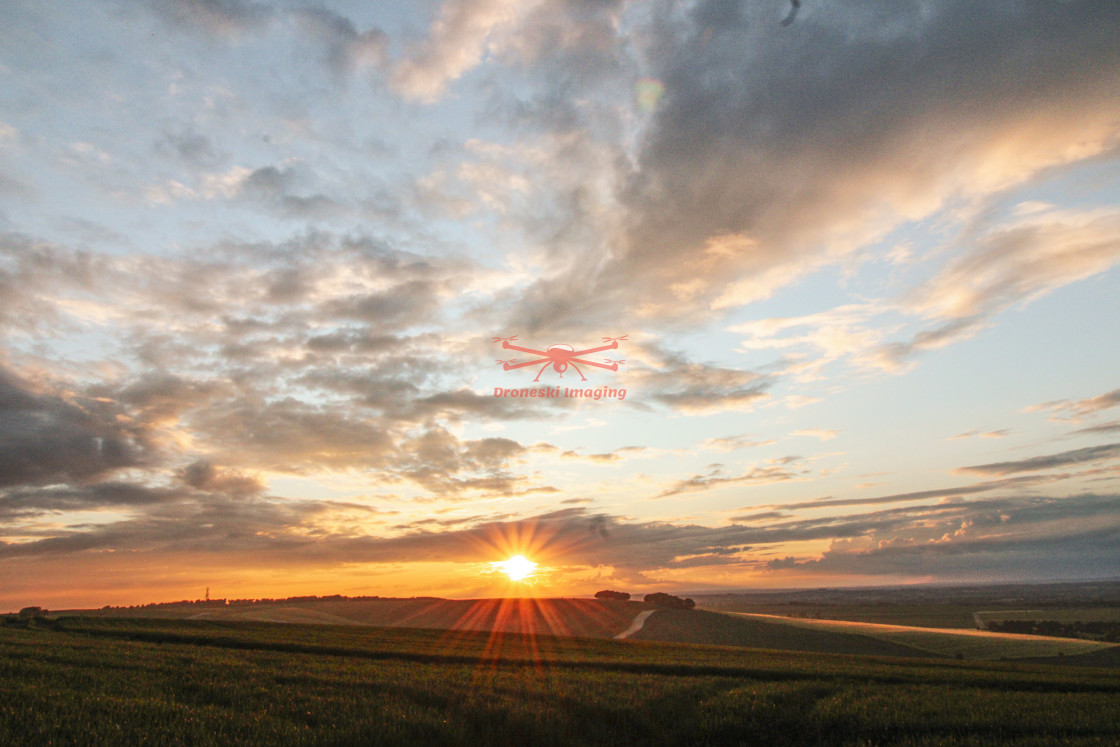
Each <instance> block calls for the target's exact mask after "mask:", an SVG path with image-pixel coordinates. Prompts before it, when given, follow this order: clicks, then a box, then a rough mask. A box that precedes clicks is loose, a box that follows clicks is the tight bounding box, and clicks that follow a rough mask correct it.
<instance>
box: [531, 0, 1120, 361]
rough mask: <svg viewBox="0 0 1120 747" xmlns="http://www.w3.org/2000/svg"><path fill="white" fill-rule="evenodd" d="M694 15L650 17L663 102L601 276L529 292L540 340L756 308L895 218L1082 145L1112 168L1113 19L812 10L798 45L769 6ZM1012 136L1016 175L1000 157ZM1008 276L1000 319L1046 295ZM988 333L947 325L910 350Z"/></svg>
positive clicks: (1029, 0)
mask: <svg viewBox="0 0 1120 747" xmlns="http://www.w3.org/2000/svg"><path fill="white" fill-rule="evenodd" d="M690 7H691V10H688V9H686V8H682V7H680V6H679V5H671V4H669V3H660V4H655V5H653V8H652V9H651V11H650V18H651V19H652V20H651V21H650V24H651V25H650V28H649V29H648V33H647V34H645V35H642V36H640V37H638V39H639V41H637V42H636V44H637V45H638V47H639V55H640V56H641V58H642V59H643V60H645V61H646V64H647V65H648V70H645V71H643V72H641V73H637V74H646V75H649V76H650V77H652V78H656V79H658V80H659V81H660V82H661V83H662V84H663V86H664V89H665V94H664V97H663V98H662V100H661V102H660V103H659V105H658V107H657V109H656V110H655V111H654V112H653V114H652V115H651V120H650V122H649V124H648V127H647V128H646V129H645V130H644V132H643V136H642V140H641V142H640V144H639V147H638V151H637V154H636V157H635V158H634V159H633V160H632V165H631V164H630V162H628V160H627V159H625V158H622V157H619V158H618V159H616V161H615V164H616V166H615V167H616V182H617V189H616V193H615V198H616V199H617V201H618V203H619V205H620V207H621V210H622V216H623V218H622V220H621V226H620V228H619V230H618V231H617V232H616V233H615V234H614V235H613V236H612V237H611V238H610V239H609V240H608V241H607V244H608V246H607V247H605V249H606V253H605V256H606V257H607V259H606V261H605V262H602V263H597V264H589V263H587V262H584V261H580V262H574V263H573V264H572V266H571V267H570V268H562V269H559V270H558V271H557V272H555V273H554V274H552V275H549V276H548V277H545V278H542V279H541V280H539V281H538V282H537V283H535V284H534V285H533V286H532V287H531V288H530V289H529V291H528V292H527V293H526V294H525V295H524V296H523V297H522V299H521V302H520V304H518V305H517V306H516V308H515V314H516V316H517V317H518V318H520V319H522V320H525V323H527V324H529V325H530V326H531V328H532V327H534V326H539V327H541V328H546V327H548V326H550V325H555V324H566V323H573V322H574V321H575V318H576V317H577V316H578V315H583V317H584V318H586V317H589V316H590V317H593V318H611V316H612V312H611V310H612V309H613V310H615V311H614V312H613V315H617V309H618V308H629V309H634V308H640V309H642V312H643V316H644V317H645V318H650V317H652V316H656V317H657V318H665V319H676V320H680V319H688V318H691V317H693V316H695V315H699V316H707V315H710V314H711V312H712V310H713V309H715V310H717V311H718V310H719V309H720V308H724V307H732V306H737V305H742V304H747V303H750V302H752V301H756V300H759V299H764V298H767V297H769V296H770V295H772V294H773V293H774V292H776V290H777V289H779V288H781V287H783V286H785V285H787V284H789V283H792V282H793V281H795V280H797V279H799V278H801V277H804V276H805V275H807V274H808V273H810V272H812V271H814V270H815V269H818V268H820V267H822V266H824V265H826V264H832V263H835V262H837V261H839V260H840V259H841V258H843V257H844V256H847V255H849V254H850V253H851V252H852V251H854V250H855V249H856V248H857V247H859V246H862V245H865V244H866V243H868V242H870V241H873V240H876V239H877V238H879V237H880V236H881V235H882V234H883V233H885V232H886V231H887V230H889V228H891V227H892V226H894V225H897V224H898V223H899V222H900V221H902V220H906V219H916V218H921V217H924V216H925V215H927V214H929V213H930V212H932V211H933V210H935V209H936V208H937V207H939V206H942V205H943V204H944V203H945V202H946V201H947V200H949V199H953V198H955V197H959V196H961V195H968V196H974V195H977V194H980V195H983V194H986V193H990V192H995V191H998V190H1001V189H1004V188H1006V187H1007V186H1008V185H1010V184H1015V183H1020V182H1023V181H1026V180H1028V179H1030V178H1031V177H1033V176H1034V175H1036V174H1037V173H1038V172H1039V171H1040V170H1041V169H1042V168H1044V167H1046V166H1049V165H1056V164H1060V163H1063V162H1065V160H1067V159H1069V158H1071V156H1069V155H1068V143H1069V142H1070V137H1071V136H1072V137H1080V138H1083V139H1084V141H1085V142H1086V143H1091V144H1092V145H1090V146H1089V147H1090V148H1098V149H1099V150H1102V151H1103V150H1105V149H1107V148H1108V147H1109V143H1111V142H1112V141H1113V138H1114V137H1115V117H1114V112H1113V111H1111V110H1110V109H1109V107H1101V106H1100V102H1101V101H1108V100H1111V98H1110V96H1111V94H1110V92H1111V91H1112V90H1114V89H1115V86H1116V85H1117V82H1118V81H1120V51H1118V49H1117V46H1116V45H1115V44H1114V43H1113V41H1114V40H1113V38H1112V34H1111V33H1110V31H1111V29H1113V28H1115V27H1116V26H1117V25H1118V24H1120V9H1118V8H1117V7H1116V6H1115V4H1114V3H1108V2H1100V1H1098V2H1079V3H1053V2H1047V1H1045V0H1015V1H1013V2H1006V3H999V4H997V5H990V4H989V5H984V6H982V7H981V6H977V5H976V4H975V3H969V2H964V1H963V0H940V1H938V2H932V3H916V2H901V3H889V4H883V3H880V4H874V5H868V4H866V3H859V2H839V3H819V4H813V5H806V6H805V7H804V8H803V9H802V10H803V12H802V13H800V14H799V15H798V17H797V21H796V23H792V24H790V25H788V26H786V27H781V26H780V25H779V24H778V23H776V22H775V13H777V12H778V11H777V8H776V4H774V3H730V2H726V1H725V0H701V1H700V2H697V3H695V4H694V5H692V6H690ZM779 15H780V13H779ZM716 19H718V20H716ZM1040 40H1045V43H1040ZM542 64H544V63H542ZM602 64H604V65H609V64H613V63H609V62H604V63H602ZM545 69H546V70H548V69H549V68H547V67H546V68H545ZM1024 101H1031V102H1032V105H1031V107H1030V109H1029V110H1024V107H1023V103H1022V102H1024ZM1008 128H1013V129H1014V130H1015V131H1016V132H1017V133H1019V134H1020V135H1021V141H1022V150H1023V153H1022V155H1023V159H1022V161H1021V162H1020V163H1016V164H1010V163H1008V162H1006V160H1005V159H1004V154H1005V151H1004V150H1003V148H1004V147H1005V133H1006V132H1007V130H1008ZM1058 133H1061V134H1060V135H1059V134H1058ZM1073 133H1079V134H1078V135H1074V134H1073ZM1023 164H1026V165H1023ZM1031 164H1035V165H1033V166H1032V165H1031ZM582 219H583V218H581V217H579V216H574V217H573V218H572V221H573V224H575V223H578V222H579V221H580V220H582ZM1101 251H1104V249H1102V250H1101ZM600 254H602V253H600ZM987 256H988V259H995V258H997V254H989V255H987ZM573 258H574V255H573ZM1008 272H1009V274H1008V275H1007V276H1006V277H1005V278H1004V279H996V280H994V281H993V282H992V288H991V291H992V292H991V294H990V295H992V296H993V298H992V300H991V302H990V305H991V306H994V307H1002V306H1005V305H1006V304H1007V303H1011V302H1014V300H1016V299H1017V298H1022V297H1030V295H1031V294H1032V293H1033V292H1035V291H1037V290H1038V288H1039V287H1045V283H1044V282H1042V281H1040V280H1038V279H1036V278H1035V275H1034V273H1033V272H1032V270H1031V268H1030V267H1027V266H1023V267H1019V268H1018V269H1017V270H1009V271H1008ZM575 309H578V314H577V313H576V312H575V311H574V310H575ZM979 323H980V319H979V318H975V319H972V320H971V322H970V320H968V319H966V318H964V317H954V318H953V319H951V320H949V321H946V322H945V323H944V324H942V325H940V326H938V327H936V328H933V329H930V330H928V331H924V332H922V333H921V336H920V337H919V338H917V339H915V340H914V341H912V342H911V343H909V345H910V346H911V347H918V348H921V347H929V346H933V345H936V344H937V343H938V340H939V339H950V338H955V337H959V336H960V335H961V334H964V333H965V332H966V331H967V330H968V329H974V328H975V326H976V325H977V324H979ZM907 352H908V350H902V349H899V350H895V351H894V354H895V355H896V356H904V355H905V354H906V353H907Z"/></svg>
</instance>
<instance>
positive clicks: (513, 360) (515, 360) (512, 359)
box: [494, 358, 517, 366]
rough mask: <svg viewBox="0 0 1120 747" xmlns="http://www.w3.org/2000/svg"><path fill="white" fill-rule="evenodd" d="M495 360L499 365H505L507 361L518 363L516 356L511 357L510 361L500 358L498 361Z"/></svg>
mask: <svg viewBox="0 0 1120 747" xmlns="http://www.w3.org/2000/svg"><path fill="white" fill-rule="evenodd" d="M494 362H495V363H497V364H498V365H499V366H501V365H504V364H506V363H516V362H517V359H516V358H510V359H509V360H508V361H499V360H496V361H494Z"/></svg>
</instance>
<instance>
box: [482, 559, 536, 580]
mask: <svg viewBox="0 0 1120 747" xmlns="http://www.w3.org/2000/svg"><path fill="white" fill-rule="evenodd" d="M490 565H492V566H494V567H495V568H497V569H498V570H499V571H501V572H502V573H504V574H506V575H507V576H509V580H510V581H522V580H524V579H526V578H528V577H529V576H531V575H533V571H534V570H536V568H537V564H536V563H534V562H533V561H531V560H529V559H528V558H526V557H525V556H524V555H514V556H513V557H512V558H510V559H509V560H499V561H498V562H496V563H491V564H490Z"/></svg>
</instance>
